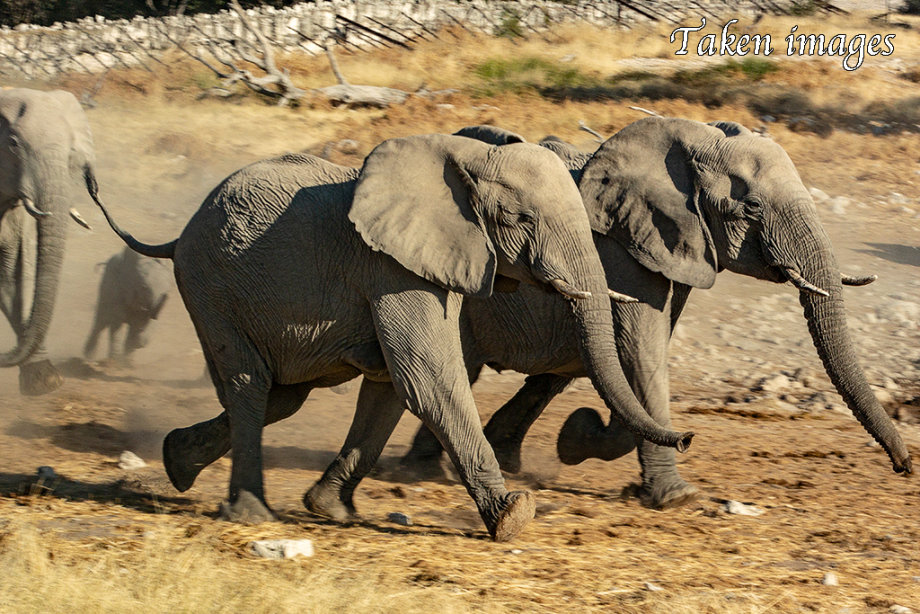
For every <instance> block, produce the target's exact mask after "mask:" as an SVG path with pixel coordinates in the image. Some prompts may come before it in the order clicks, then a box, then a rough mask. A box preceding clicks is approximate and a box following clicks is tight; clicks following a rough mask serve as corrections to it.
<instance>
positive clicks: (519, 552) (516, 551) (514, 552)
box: [509, 548, 524, 554]
mask: <svg viewBox="0 0 920 614" xmlns="http://www.w3.org/2000/svg"><path fill="white" fill-rule="evenodd" d="M509 552H510V553H511V554H521V553H523V552H524V551H523V550H521V549H520V548H515V549H513V550H509Z"/></svg>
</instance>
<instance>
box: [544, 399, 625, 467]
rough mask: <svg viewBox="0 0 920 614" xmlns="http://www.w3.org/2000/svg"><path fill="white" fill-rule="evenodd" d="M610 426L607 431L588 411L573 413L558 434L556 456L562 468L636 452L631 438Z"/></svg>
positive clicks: (616, 426) (583, 408) (595, 414)
mask: <svg viewBox="0 0 920 614" xmlns="http://www.w3.org/2000/svg"><path fill="white" fill-rule="evenodd" d="M618 427H619V424H618V423H614V424H613V425H611V428H609V429H608V428H607V426H606V425H605V424H604V421H603V419H602V418H601V416H600V414H599V413H597V412H596V411H595V410H593V409H591V408H590V407H581V408H579V409H577V410H575V411H574V412H573V413H572V415H571V416H569V417H568V419H566V421H565V424H563V425H562V428H561V429H560V430H559V438H558V439H557V440H556V453H557V454H558V455H559V460H560V461H562V462H563V463H564V464H566V465H577V464H578V463H581V462H582V461H584V460H586V459H589V458H599V459H601V460H605V461H611V460H615V459H618V458H620V457H621V456H623V455H624V454H628V453H629V452H631V451H632V450H634V449H635V448H636V439H635V436H634V435H633V434H632V433H630V432H629V431H628V430H626V429H625V428H618Z"/></svg>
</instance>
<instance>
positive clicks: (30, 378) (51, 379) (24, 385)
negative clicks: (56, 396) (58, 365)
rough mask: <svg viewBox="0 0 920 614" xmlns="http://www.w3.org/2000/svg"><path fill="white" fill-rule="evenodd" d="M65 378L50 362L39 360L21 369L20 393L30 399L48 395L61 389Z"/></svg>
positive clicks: (22, 366)
mask: <svg viewBox="0 0 920 614" xmlns="http://www.w3.org/2000/svg"><path fill="white" fill-rule="evenodd" d="M63 383H64V378H63V377H61V374H60V373H58V370H57V369H55V368H54V365H52V364H51V361H50V360H37V361H35V362H30V363H26V364H24V365H21V366H20V367H19V392H20V393H21V394H23V395H25V396H28V397H37V396H39V395H42V394H48V393H49V392H53V391H55V390H57V389H58V388H60V387H61V384H63Z"/></svg>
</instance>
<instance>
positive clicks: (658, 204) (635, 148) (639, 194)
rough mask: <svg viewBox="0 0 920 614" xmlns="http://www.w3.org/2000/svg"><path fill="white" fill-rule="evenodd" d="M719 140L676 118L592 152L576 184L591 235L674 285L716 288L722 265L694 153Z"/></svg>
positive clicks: (649, 121)
mask: <svg viewBox="0 0 920 614" xmlns="http://www.w3.org/2000/svg"><path fill="white" fill-rule="evenodd" d="M722 137H723V135H722V133H721V132H719V129H717V128H715V127H711V126H706V125H705V124H702V123H700V122H693V121H688V120H681V119H673V118H659V117H649V118H646V119H641V120H639V121H637V122H635V123H632V124H630V125H629V126H626V127H625V128H623V130H621V131H620V132H618V133H617V134H615V135H614V136H612V137H611V138H610V139H608V140H607V141H606V142H605V143H604V144H603V145H601V147H600V148H599V149H598V150H597V151H596V152H595V153H594V155H593V156H592V157H591V159H590V160H589V161H588V163H587V164H586V165H585V168H584V172H583V174H582V178H581V182H580V183H579V189H580V190H581V195H582V199H583V200H584V202H585V208H586V209H587V211H588V218H589V219H590V221H591V227H592V229H593V230H594V231H595V232H598V233H601V234H604V235H607V236H609V237H611V238H613V239H615V240H616V241H617V242H619V243H620V244H621V245H622V246H623V247H625V248H626V250H627V251H628V252H629V253H630V255H632V256H633V257H634V258H635V259H636V260H637V261H638V262H639V263H640V264H642V265H643V266H645V267H646V268H648V269H650V270H652V271H657V272H660V273H662V274H663V275H665V276H666V277H667V278H669V279H671V280H672V281H676V282H679V283H682V284H686V285H689V286H693V287H697V288H709V287H712V284H713V283H715V276H716V271H717V270H718V263H717V260H716V252H715V246H714V244H713V241H712V237H711V236H710V233H709V229H708V228H707V226H706V224H705V221H704V219H703V216H702V213H701V210H700V204H699V198H700V195H701V193H702V188H701V186H700V178H701V177H700V176H701V173H702V172H704V169H702V168H701V165H700V162H699V161H698V159H697V158H696V157H695V156H694V150H696V149H697V147H696V145H697V144H699V143H700V142H701V141H703V140H704V139H707V138H708V139H712V138H722Z"/></svg>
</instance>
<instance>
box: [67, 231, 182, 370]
mask: <svg viewBox="0 0 920 614" xmlns="http://www.w3.org/2000/svg"><path fill="white" fill-rule="evenodd" d="M172 286H173V281H172V274H171V272H170V270H169V267H168V266H166V264H165V263H164V262H162V261H160V260H154V259H152V258H145V257H143V256H141V255H140V254H138V253H137V252H135V251H134V250H132V249H130V248H128V247H125V248H124V249H123V250H122V251H121V252H119V253H117V254H115V255H114V256H112V257H111V258H109V259H108V261H106V262H105V263H104V269H103V272H102V279H101V280H100V281H99V296H98V298H97V300H96V315H95V316H94V317H93V327H92V329H91V330H90V333H89V337H87V339H86V344H85V345H84V346H83V355H84V356H85V357H86V358H87V359H92V358H93V356H94V355H95V353H96V345H97V344H98V342H99V335H100V334H102V331H105V330H107V331H108V333H109V359H110V360H115V359H123V360H125V361H130V359H131V354H132V353H133V352H134V351H135V350H138V349H140V348H142V347H145V346H146V345H147V334H146V331H147V327H148V326H149V325H150V322H151V320H156V319H157V318H158V317H159V315H160V311H161V310H162V309H163V305H165V304H166V299H167V298H169V291H170V289H171V288H172ZM122 327H127V332H126V334H125V338H124V342H123V343H121V344H119V343H118V342H117V336H118V332H119V331H120V330H121V328H122Z"/></svg>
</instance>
